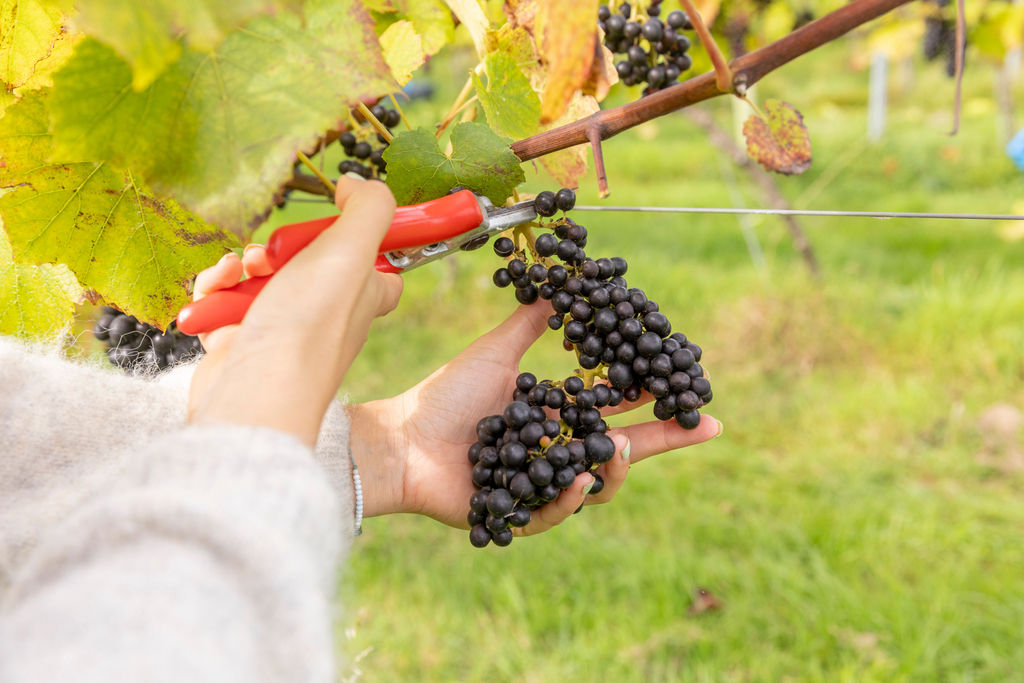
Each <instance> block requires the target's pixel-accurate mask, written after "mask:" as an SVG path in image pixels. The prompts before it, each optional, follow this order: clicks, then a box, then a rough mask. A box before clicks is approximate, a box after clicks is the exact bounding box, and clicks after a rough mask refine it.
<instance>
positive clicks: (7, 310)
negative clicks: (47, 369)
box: [0, 222, 83, 340]
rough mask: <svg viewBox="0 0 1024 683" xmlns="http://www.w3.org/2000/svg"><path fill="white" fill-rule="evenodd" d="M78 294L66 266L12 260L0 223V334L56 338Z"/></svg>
mask: <svg viewBox="0 0 1024 683" xmlns="http://www.w3.org/2000/svg"><path fill="white" fill-rule="evenodd" d="M82 295H83V292H82V286H81V285H79V284H78V281H77V280H76V279H75V276H74V275H73V274H72V273H71V271H70V270H68V268H67V266H63V265H49V264H47V265H42V266H34V265H31V264H27V263H16V262H15V261H14V254H13V253H11V242H10V240H8V239H7V233H6V232H4V230H3V223H2V222H0V334H10V335H14V336H16V337H21V338H22V339H34V340H53V339H56V338H59V337H61V336H62V335H64V334H65V333H66V332H67V331H68V330H69V329H70V328H71V323H72V322H73V321H74V317H75V306H76V305H77V303H78V302H79V301H80V300H81V299H82Z"/></svg>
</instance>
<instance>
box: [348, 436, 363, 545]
mask: <svg viewBox="0 0 1024 683" xmlns="http://www.w3.org/2000/svg"><path fill="white" fill-rule="evenodd" d="M348 459H349V462H351V463H352V488H353V489H355V494H356V522H355V529H354V531H353V534H354V535H356V536H360V535H362V533H363V482H362V481H361V480H360V479H359V468H358V467H356V459H355V458H354V457H352V449H351V448H350V449H348Z"/></svg>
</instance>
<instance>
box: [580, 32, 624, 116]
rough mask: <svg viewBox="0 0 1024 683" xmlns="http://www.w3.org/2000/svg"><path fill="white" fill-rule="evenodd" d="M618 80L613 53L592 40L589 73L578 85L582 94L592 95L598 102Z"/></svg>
mask: <svg viewBox="0 0 1024 683" xmlns="http://www.w3.org/2000/svg"><path fill="white" fill-rule="evenodd" d="M618 82H619V74H618V72H617V71H616V70H615V54H614V53H613V52H612V51H611V50H609V49H608V48H606V47H605V46H604V45H602V44H601V43H600V42H598V41H596V40H595V41H594V61H593V62H592V63H591V65H590V73H589V74H587V79H586V80H585V81H584V82H583V85H581V86H580V92H582V93H583V94H584V95H593V96H594V98H596V99H597V101H598V102H600V101H601V100H603V99H604V98H605V97H607V95H608V90H609V89H611V87H612V86H613V85H615V84H616V83H618Z"/></svg>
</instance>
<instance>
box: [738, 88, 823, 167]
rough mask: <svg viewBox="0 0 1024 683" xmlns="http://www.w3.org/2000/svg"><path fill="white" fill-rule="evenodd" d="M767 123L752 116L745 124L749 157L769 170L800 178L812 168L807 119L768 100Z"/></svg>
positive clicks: (781, 102)
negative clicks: (805, 121)
mask: <svg viewBox="0 0 1024 683" xmlns="http://www.w3.org/2000/svg"><path fill="white" fill-rule="evenodd" d="M764 111H765V115H766V116H767V121H766V120H765V119H762V118H761V117H760V116H757V115H756V114H755V115H752V116H751V117H750V118H749V119H747V121H746V123H744V124H743V135H744V137H746V138H747V154H748V155H749V156H750V158H751V159H753V160H754V161H756V162H758V163H759V164H761V165H762V166H764V167H765V169H767V170H769V171H775V172H776V173H782V174H785V175H799V174H800V173H803V172H804V171H806V170H807V169H808V168H810V167H811V138H810V135H808V133H807V128H806V126H804V117H803V115H802V114H801V113H800V112H798V111H797V110H796V109H795V108H794V107H793V105H791V104H789V103H788V102H783V101H782V100H766V101H765V103H764Z"/></svg>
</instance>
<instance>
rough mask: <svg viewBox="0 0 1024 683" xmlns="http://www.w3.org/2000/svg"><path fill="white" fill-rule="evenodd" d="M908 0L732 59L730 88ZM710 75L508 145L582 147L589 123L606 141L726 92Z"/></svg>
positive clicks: (847, 15) (524, 153)
mask: <svg viewBox="0 0 1024 683" xmlns="http://www.w3.org/2000/svg"><path fill="white" fill-rule="evenodd" d="M910 1H911V0H856V1H855V2H851V3H849V4H847V5H844V6H843V7H841V8H839V9H837V10H836V11H834V12H831V13H829V14H826V15H825V16H823V17H821V18H820V19H818V20H816V21H812V22H810V23H809V24H806V25H804V26H802V27H800V28H798V29H797V30H795V31H793V32H792V33H790V34H789V35H787V36H785V37H783V38H780V39H779V40H776V41H775V42H773V43H771V44H769V45H766V46H765V47H763V48H761V49H760V50H755V51H754V52H751V53H749V54H746V55H744V56H742V57H740V58H738V59H735V60H733V61H732V62H731V63H730V64H729V66H730V69H731V70H732V74H733V77H732V87H731V88H730V90H729V92H735V93H736V94H739V95H743V94H745V93H746V91H747V88H749V87H750V86H752V85H754V84H755V83H756V82H758V81H759V80H761V79H762V78H764V77H765V76H766V75H767V74H769V73H771V72H772V71H775V70H776V69H778V68H779V67H781V66H782V65H784V64H787V63H789V62H791V61H793V60H794V59H796V58H797V57H800V56H801V55H804V54H806V53H808V52H810V51H812V50H814V49H817V48H819V47H821V46H822V45H825V44H826V43H829V42H831V41H833V40H835V39H836V38H838V37H840V36H842V35H843V34H845V33H848V32H849V31H851V30H853V29H855V28H857V27H858V26H860V25H861V24H864V23H867V22H868V21H871V20H872V19H875V18H877V17H880V16H881V15H883V14H886V13H887V12H889V11H891V10H893V9H895V8H897V7H899V6H901V5H905V4H907V3H909V2H910ZM715 79H716V75H715V74H712V73H706V74H701V75H700V76H696V77H694V78H691V79H689V80H687V81H685V82H683V83H678V84H676V85H673V86H670V87H668V88H664V89H662V90H659V91H657V92H654V93H651V94H650V95H648V96H646V97H642V98H640V99H639V100H637V101H635V102H630V103H629V104H625V105H623V106H621V107H615V108H612V109H605V110H603V111H599V112H597V113H595V114H591V115H590V116H587V117H584V118H582V119H579V120H578V121H574V122H572V123H569V124H566V125H564V126H559V127H558V128H552V129H551V130H548V131H544V132H543V133H538V134H537V135H533V136H531V137H528V138H524V139H522V140H519V141H518V142H515V143H513V144H512V151H513V152H515V154H516V156H518V157H519V158H520V159H521V160H522V161H528V160H530V159H536V158H537V157H542V156H544V155H546V154H551V153H552V152H557V151H559V150H562V149H567V148H569V147H574V146H576V145H581V144H584V143H586V142H590V138H589V132H590V127H591V126H595V125H596V126H597V127H598V130H600V133H601V139H602V140H607V139H608V138H610V137H612V136H613V135H616V134H618V133H621V132H622V131H624V130H628V129H629V128H632V127H634V126H638V125H640V124H641V123H644V122H646V121H650V120H652V119H656V118H658V117H659V116H665V115H666V114H669V113H671V112H673V111H676V110H678V109H682V108H684V107H688V106H690V105H691V104H696V103H697V102H703V101H704V100H707V99H711V98H712V97H717V96H719V95H723V94H725V93H723V92H722V91H721V90H720V89H719V88H718V85H717V83H716V81H715Z"/></svg>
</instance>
